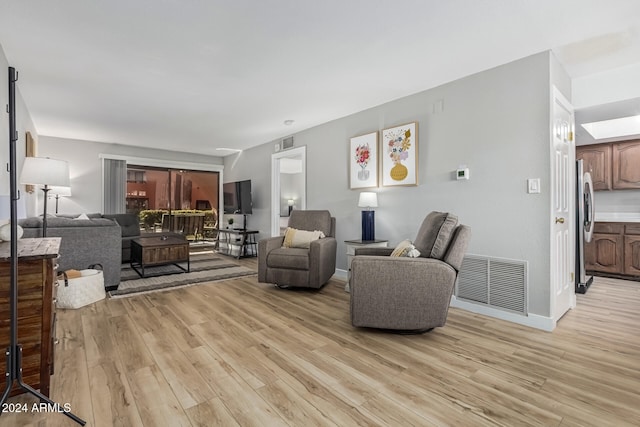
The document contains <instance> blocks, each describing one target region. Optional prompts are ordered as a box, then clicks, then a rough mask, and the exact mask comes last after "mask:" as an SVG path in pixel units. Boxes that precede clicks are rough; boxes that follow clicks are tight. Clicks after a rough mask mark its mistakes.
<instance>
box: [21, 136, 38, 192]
mask: <svg viewBox="0 0 640 427" xmlns="http://www.w3.org/2000/svg"><path fill="white" fill-rule="evenodd" d="M24 140H25V153H24V155H25V157H35V156H36V142H35V140H34V139H33V136H31V132H29V131H27V132H26V134H25V137H24ZM35 189H36V186H35V185H31V184H26V185H25V186H24V191H26V192H27V193H29V194H31V193H33V192H34V191H35Z"/></svg>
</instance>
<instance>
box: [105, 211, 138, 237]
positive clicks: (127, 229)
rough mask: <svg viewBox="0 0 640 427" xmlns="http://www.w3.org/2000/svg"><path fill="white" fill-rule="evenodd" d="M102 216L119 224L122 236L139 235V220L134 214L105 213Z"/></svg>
mask: <svg viewBox="0 0 640 427" xmlns="http://www.w3.org/2000/svg"><path fill="white" fill-rule="evenodd" d="M103 217H104V218H109V219H112V220H114V221H115V222H117V223H118V225H119V226H120V231H121V232H122V237H131V236H134V237H137V236H140V220H139V219H138V215H136V214H105V215H103Z"/></svg>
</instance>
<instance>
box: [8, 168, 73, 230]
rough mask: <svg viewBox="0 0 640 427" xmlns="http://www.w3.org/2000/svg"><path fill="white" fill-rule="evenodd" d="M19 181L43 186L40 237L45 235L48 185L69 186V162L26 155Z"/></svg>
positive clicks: (49, 188)
mask: <svg viewBox="0 0 640 427" xmlns="http://www.w3.org/2000/svg"><path fill="white" fill-rule="evenodd" d="M20 183H21V184H31V185H42V186H43V187H42V191H43V192H44V212H43V213H42V237H47V199H48V198H49V191H50V190H51V187H49V186H50V185H51V186H57V187H69V185H70V184H69V164H68V163H67V162H65V161H64V160H56V159H50V158H48V157H26V158H25V159H24V164H23V165H22V174H21V175H20Z"/></svg>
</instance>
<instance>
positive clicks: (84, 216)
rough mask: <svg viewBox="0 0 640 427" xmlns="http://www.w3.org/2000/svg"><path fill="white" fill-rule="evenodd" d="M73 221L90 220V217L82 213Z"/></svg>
mask: <svg viewBox="0 0 640 427" xmlns="http://www.w3.org/2000/svg"><path fill="white" fill-rule="evenodd" d="M73 219H89V217H88V216H87V214H85V213H82V214H80V215H78V216H77V217H76V218H73Z"/></svg>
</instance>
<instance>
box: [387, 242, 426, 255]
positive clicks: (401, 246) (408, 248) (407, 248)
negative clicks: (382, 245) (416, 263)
mask: <svg viewBox="0 0 640 427" xmlns="http://www.w3.org/2000/svg"><path fill="white" fill-rule="evenodd" d="M390 256H392V257H401V256H404V257H409V258H417V257H419V256H420V251H419V250H417V249H416V247H415V246H413V243H411V240H409V239H406V240H403V241H402V242H400V243H398V246H396V248H395V249H394V250H393V252H391V255H390Z"/></svg>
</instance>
